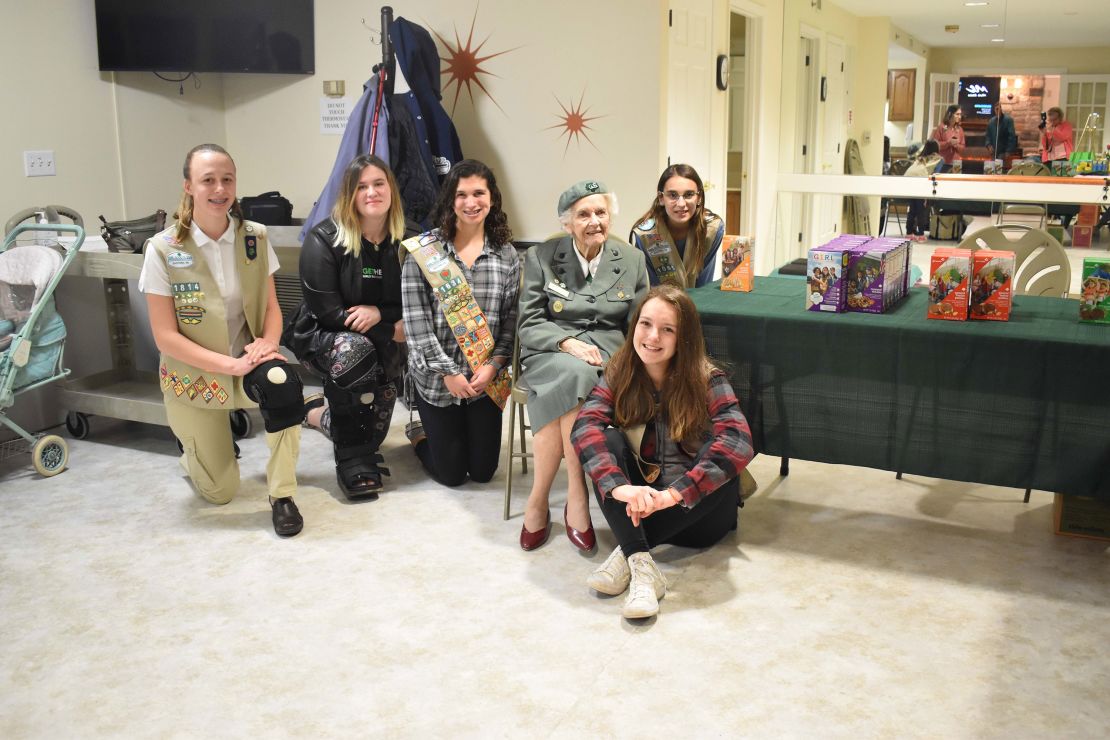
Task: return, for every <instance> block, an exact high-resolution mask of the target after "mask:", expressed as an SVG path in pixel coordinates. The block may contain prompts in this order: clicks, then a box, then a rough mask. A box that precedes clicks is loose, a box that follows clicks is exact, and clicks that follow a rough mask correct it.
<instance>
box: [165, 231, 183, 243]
mask: <svg viewBox="0 0 1110 740" xmlns="http://www.w3.org/2000/svg"><path fill="white" fill-rule="evenodd" d="M162 241H164V242H166V243H168V244H180V243H181V242H179V241H178V240H177V238H176V237H174V235H173V234H171V233H168V232H167V233H165V234H162Z"/></svg>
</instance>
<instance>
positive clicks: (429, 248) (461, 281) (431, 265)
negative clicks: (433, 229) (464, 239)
mask: <svg viewBox="0 0 1110 740" xmlns="http://www.w3.org/2000/svg"><path fill="white" fill-rule="evenodd" d="M401 244H403V245H404V247H405V249H407V250H408V252H409V254H410V255H411V256H412V258H413V259H415V260H416V264H418V265H420V271H421V272H422V273H424V279H425V280H427V281H428V285H430V286H432V290H433V291H434V292H435V294H436V296H437V297H438V298H439V307H440V310H442V311H443V315H444V317H445V318H446V319H447V325H448V326H450V327H451V332H452V333H453V334H454V335H455V341H457V342H458V343H459V347H460V348H462V352H463V356H464V357H465V358H466V362H467V364H469V365H470V369H471V371H472V372H478V368H480V367H481V366H482V365H484V364H485V363H486V361H487V360H488V359H489V358H490V356H491V355H492V354H493V346H494V340H493V334H491V333H490V330H489V325H488V324H487V323H486V317H485V314H483V313H482V309H481V307H479V306H478V302H477V301H476V300H474V293H473V291H472V290H471V289H470V284H469V283H467V282H466V278H465V277H464V276H463V273H462V270H460V269H459V266H458V265H457V264H455V262H454V260H451V259H450V258H448V256H447V250H446V249H445V248H444V246H443V244H442V243H441V242H440V240H439V239H438V238H437V237H436V235H435V234H432V233H425V234H421V235H420V236H414V237H412V238H410V239H406V240H404V241H403V242H401ZM511 392H512V381H511V380H510V379H509V371H508V368H501V371H500V372H499V373H497V376H496V377H495V378H494V379H493V380H491V381H490V382H489V383H488V384H487V385H486V395H488V396H489V397H490V398H492V399H493V402H494V403H496V404H497V406H498V407H499V408H501V409H504V408H505V401H506V400H508V398H509V394H510V393H511Z"/></svg>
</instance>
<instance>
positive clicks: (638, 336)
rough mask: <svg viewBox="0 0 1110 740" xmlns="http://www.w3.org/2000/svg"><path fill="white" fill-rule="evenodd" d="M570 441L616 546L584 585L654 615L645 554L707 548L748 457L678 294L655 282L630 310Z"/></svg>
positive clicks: (733, 503) (736, 407) (653, 570)
mask: <svg viewBox="0 0 1110 740" xmlns="http://www.w3.org/2000/svg"><path fill="white" fill-rule="evenodd" d="M571 441H572V443H573V444H574V450H575V452H576V454H577V455H578V457H579V459H580V460H581V461H582V467H583V468H584V469H585V471H586V473H587V474H588V475H589V476H590V478H591V479H592V480H593V483H594V493H595V494H596V496H597V501H598V504H599V505H600V506H601V512H602V514H603V515H604V516H605V520H606V521H607V522H608V523H609V527H610V529H612V531H613V534H614V535H616V537H617V542H618V545H617V548H616V549H615V550H613V552H612V554H611V555H609V558H608V559H607V560H606V561H605V563H604V564H603V565H602V566H601V567H600V568H597V569H596V570H595V571H594V572H593V573H592V574H590V576H589V578H588V579H587V581H586V582H587V584H589V586H590V587H591V588H592V589H594V590H595V591H598V592H599V593H603V594H608V595H611V596H619V595H620V594H622V593H624V592H625V590H627V591H628V596H627V598H626V599H625V601H624V605H623V607H622V608H621V614H622V615H623V616H624V617H626V618H628V619H641V618H644V617H651V616H654V615H655V614H656V613H658V611H659V599H661V598H662V597H663V595H664V594H665V593H666V590H667V582H666V580H665V579H664V578H663V574H662V573H660V572H659V568H658V567H657V566H656V564H655V562H654V560H653V559H652V557H651V549H652V548H654V547H656V546H658V545H661V544H667V543H669V544H674V545H679V546H681V547H697V548H703V547H710V546H712V545H714V544H716V543H717V542H718V541H720V540H721V539H722V538H723V537H724V536H725V535H727V534H728V533H729V532H731V531H733V530H734V529H736V523H737V522H736V519H737V511H736V509H737V507H738V506H740V505H741V503H740V501H741V499H740V480H739V476H740V474H741V471H742V470H744V468H746V467H747V465H748V463H750V462H751V460H752V458H753V457H754V454H755V453H754V451H753V449H752V438H751V431H750V430H749V429H748V422H747V421H746V420H745V419H744V415H743V413H741V411H740V404H739V401H737V399H736V394H735V393H734V392H733V390H732V386H731V385H729V382H728V378H727V377H726V376H725V374H724V373H723V372H722V371H721V370H720V369H718V368H717V367H715V366H714V365H713V363H712V362H711V361H710V359H709V357H708V356H707V354H706V351H705V339H704V338H703V336H702V331H701V321H700V320H699V318H698V312H697V309H696V308H695V307H694V303H693V301H691V300H690V297H689V296H688V295H687V294H686V293H685V292H684V291H682V290H680V289H679V288H676V287H674V286H672V285H661V286H658V287H655V288H652V289H651V290H650V291H649V292H648V294H647V296H646V297H645V298H644V300H643V301H641V302H640V304H639V305H638V306H637V307H636V310H635V312H634V313H633V315H632V328H631V329H630V331H629V333H628V336H627V337H626V339H625V341H624V344H623V345H621V348H620V349H619V350H617V353H616V354H614V355H613V359H612V360H611V361H610V362H609V366H608V367H607V368H606V369H605V377H604V378H603V379H602V380H601V382H599V383H598V384H597V386H596V387H595V388H594V390H593V392H591V393H590V396H589V398H587V399H586V402H585V404H583V406H582V410H581V411H579V412H578V418H577V419H576V420H575V422H574V427H573V429H572V431H571Z"/></svg>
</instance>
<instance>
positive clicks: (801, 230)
mask: <svg viewBox="0 0 1110 740" xmlns="http://www.w3.org/2000/svg"><path fill="white" fill-rule="evenodd" d="M819 51H820V42H819V40H818V38H817V37H816V36H809V35H803V36H801V38H800V39H799V43H798V57H799V58H798V84H797V86H796V89H797V91H798V92H797V107H796V108H795V110H796V111H797V115H796V116H795V119H794V120H795V131H794V142H795V146H796V149H795V152H794V172H795V173H797V174H806V175H811V174H814V173H817V172H819V169H818V167H819V165H818V163H819V162H820V160H821V157H819V156H818V151H817V99H818V92H819V91H818V84H819V74H818V59H819V57H818V52H819ZM813 198H814V196H813V195H811V194H808V193H807V194H795V195H793V196H791V199H792V201H793V203H792V207H791V209H790V214H791V219H790V221H791V228H790V232H789V234H790V238H791V239H794V238H795V237H796V238H797V245H796V251H797V253H799V254H803V255H804V254H805V253H806V250H807V249H808V248H809V246H812V245H811V244H810V242H811V236H812V233H813V216H814V209H813Z"/></svg>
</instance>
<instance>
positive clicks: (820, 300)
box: [806, 234, 870, 313]
mask: <svg viewBox="0 0 1110 740" xmlns="http://www.w3.org/2000/svg"><path fill="white" fill-rule="evenodd" d="M869 239H870V237H866V236H853V235H850V234H841V235H840V236H838V237H837V238H835V239H833V240H832V241H830V242H828V243H827V244H823V245H821V246H820V247H813V248H811V249H810V250H809V253H808V254H807V257H806V310H807V311H829V312H832V313H844V311H845V310H847V307H848V290H847V287H848V286H847V280H846V274H847V271H848V259H849V257H850V253H851V251H852V248H853V247H858V246H860V245H861V244H864V243H866V242H867V241H868V240H869Z"/></svg>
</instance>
